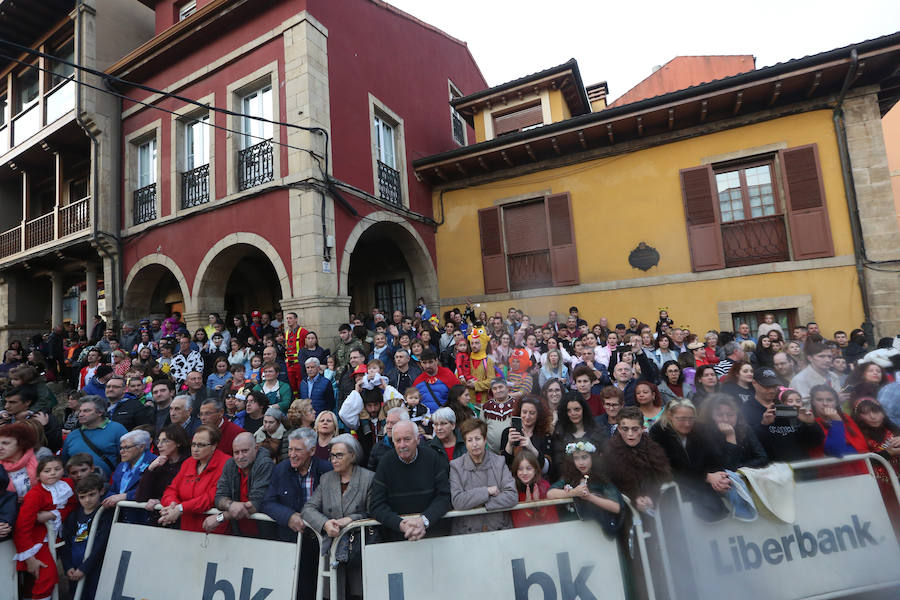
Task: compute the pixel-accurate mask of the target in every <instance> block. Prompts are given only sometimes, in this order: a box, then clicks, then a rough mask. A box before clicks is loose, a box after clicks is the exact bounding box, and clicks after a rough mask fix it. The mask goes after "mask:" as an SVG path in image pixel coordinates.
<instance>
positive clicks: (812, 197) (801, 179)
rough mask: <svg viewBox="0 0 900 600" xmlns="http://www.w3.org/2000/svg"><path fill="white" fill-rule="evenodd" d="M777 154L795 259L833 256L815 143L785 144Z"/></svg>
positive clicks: (832, 245)
mask: <svg viewBox="0 0 900 600" xmlns="http://www.w3.org/2000/svg"><path fill="white" fill-rule="evenodd" d="M779 154H780V157H781V168H782V170H783V173H784V191H785V196H786V198H785V207H786V209H787V214H788V223H789V225H790V228H791V246H792V248H793V255H794V260H805V259H809V258H824V257H826V256H834V243H833V242H832V239H831V224H830V223H829V221H828V208H827V206H826V205H825V187H824V185H823V184H822V169H821V166H820V165H819V148H818V146H816V145H815V144H812V145H810V146H799V147H797V148H788V149H787V150H782V151H781V152H780V153H779Z"/></svg>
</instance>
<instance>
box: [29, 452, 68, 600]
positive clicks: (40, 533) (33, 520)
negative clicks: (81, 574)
mask: <svg viewBox="0 0 900 600" xmlns="http://www.w3.org/2000/svg"><path fill="white" fill-rule="evenodd" d="M64 473H65V469H64V467H63V462H62V459H61V458H60V457H58V456H51V457H47V458H43V459H41V461H40V462H39V463H38V466H37V477H38V481H37V482H36V483H35V484H34V485H32V486H31V489H30V490H28V493H26V494H25V497H24V498H23V499H22V506H21V507H20V508H19V516H18V517H17V518H16V527H15V529H14V530H13V541H14V542H15V545H16V561H17V562H16V569H17V570H19V571H27V572H28V575H27V576H26V577H25V595H24V597H25V598H33V599H34V600H44V599H45V598H50V596H51V595H52V594H53V588H54V587H56V583H57V581H58V580H59V577H58V575H57V573H56V562H55V561H54V560H53V555H52V554H51V553H50V547H49V544H51V543H55V542H56V537H57V534H58V533H59V531H60V530H61V529H62V522H63V520H64V519H65V518H66V517H67V516H68V515H69V513H70V512H72V510H73V509H74V508H75V504H76V502H75V493H74V492H73V491H72V484H71V481H70V480H69V479H63V474H64ZM48 522H52V523H53V526H52V527H51V530H52V531H53V534H52V539H50V537H48V531H47V525H46V523H48Z"/></svg>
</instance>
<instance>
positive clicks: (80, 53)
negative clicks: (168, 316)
mask: <svg viewBox="0 0 900 600" xmlns="http://www.w3.org/2000/svg"><path fill="white" fill-rule="evenodd" d="M75 10H76V13H75V28H76V34H77V35H76V38H77V41H78V43H77V45H76V48H75V52H76V56H75V63H76V64H78V65H80V66H84V12H85V11H86V10H91V11H93V10H94V9H93V7H91V6H88V5H85V3H84V0H78V2H77V4H76V7H75ZM75 81H76V85H77V89H76V94H75V121H76V122H77V123H78V125H79V126H80V127H81V128H82V129H83V130H84V132H85V133H86V134H87V136H88V137H89V138H90V140H91V243H92V245H93V246H94V247H95V248H97V250H99V251H100V252H101V253H102V254H103V255H104V256H105V257H106V258H107V259H108V260H109V261H110V264H111V265H112V271H113V277H112V281H106V278H105V277H104V280H103V286H104V290H105V296H106V300H107V302H108V303H109V307H110V310H111V312H112V319H111V321H112V323H110V326H111V327H115V326H116V325H117V322H118V315H119V310H120V308H121V305H120V304H119V303H118V298H119V288H120V285H119V284H120V281H121V264H120V262H119V261H118V260H116V259H115V258H114V257H113V256H112V255H111V254H110V253H109V250H107V248H106V246H105V245H104V244H103V243H102V242H101V241H100V237H101V236H105V237H107V238H112V239H113V240H114V241H115V243H116V250H117V252H118V255H119V256H120V257H121V256H122V240H121V238H120V235H119V230H118V227H117V228H116V234H115V235H114V236H111V235H110V234H108V233H106V232H101V231H100V228H99V225H98V220H97V215H98V206H99V193H98V192H99V190H100V177H99V160H98V156H99V154H100V151H99V149H100V140H99V139H98V138H97V134H96V133H95V131H94V130H93V129H92V128H91V126H90V125H89V124H88V123H87V122H86V121H85V120H84V117H82V112H83V111H82V101H81V93H82V90H84V89H86V88H84V87H83V86H82V83H83V81H84V71H82V70H81V69H75ZM110 189H112V187H110ZM114 204H115V209H114V212H115V223H117V224H118V223H120V222H121V216H120V214H119V212H120V209H121V207H120V206H119V203H118V202H115V203H114ZM92 293H95V294H96V293H97V291H96V290H93V291H92Z"/></svg>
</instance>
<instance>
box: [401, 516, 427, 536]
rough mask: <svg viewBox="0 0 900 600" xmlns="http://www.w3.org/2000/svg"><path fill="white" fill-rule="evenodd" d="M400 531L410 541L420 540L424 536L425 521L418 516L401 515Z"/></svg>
mask: <svg viewBox="0 0 900 600" xmlns="http://www.w3.org/2000/svg"><path fill="white" fill-rule="evenodd" d="M400 531H402V532H403V536H404V537H405V538H406V539H408V540H409V541H411V542H415V541H416V540H421V539H422V538H423V537H425V521H423V520H422V517H420V516H413V517H403V520H401V521H400Z"/></svg>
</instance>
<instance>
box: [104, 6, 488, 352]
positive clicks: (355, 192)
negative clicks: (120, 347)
mask: <svg viewBox="0 0 900 600" xmlns="http://www.w3.org/2000/svg"><path fill="white" fill-rule="evenodd" d="M142 1H143V2H144V3H145V4H146V5H148V6H150V7H152V8H153V9H154V10H155V11H156V36H155V37H154V38H153V39H151V40H150V41H148V42H147V43H145V44H144V45H142V46H141V47H139V48H137V49H136V50H134V51H133V52H131V53H130V54H129V55H127V56H126V57H124V58H122V59H121V60H120V61H119V62H118V63H116V64H115V65H113V66H112V67H111V68H110V69H109V71H108V72H109V73H110V74H112V75H114V76H116V77H118V78H120V79H121V80H124V81H127V82H128V83H129V84H141V85H144V86H148V87H151V88H154V89H156V90H162V91H164V92H166V93H165V94H160V93H156V92H150V91H147V90H146V89H142V88H140V87H137V86H134V85H127V84H125V83H121V82H120V83H118V84H117V87H118V89H119V91H120V92H121V93H122V94H123V95H125V96H126V97H128V98H131V99H132V100H124V101H123V106H122V120H123V123H122V162H121V164H122V189H121V194H122V196H121V197H122V215H123V220H122V237H123V251H122V253H123V254H122V256H123V261H122V272H123V278H124V301H123V305H122V306H121V312H120V315H119V316H120V317H122V318H124V319H126V320H134V319H136V318H139V317H143V316H147V315H162V314H165V313H167V312H168V311H170V310H181V311H182V312H183V313H184V316H185V318H186V320H187V322H188V325H189V326H190V327H191V328H194V327H197V326H199V325H201V324H205V323H206V319H207V315H208V314H209V313H211V312H218V313H220V314H222V315H223V316H225V315H226V314H234V313H237V312H249V311H250V310H252V309H260V310H272V311H274V310H293V311H296V312H298V313H299V315H300V319H301V322H302V323H303V324H304V325H306V326H307V327H312V328H316V329H319V330H320V331H323V332H325V333H323V335H324V336H326V338H328V337H330V335H333V333H334V332H335V331H336V326H337V325H338V324H339V323H341V322H343V321H346V319H347V315H348V311H350V310H363V309H364V310H369V309H371V307H372V306H378V307H380V308H383V309H386V310H391V309H394V308H397V309H401V310H410V311H411V310H412V308H413V306H414V303H415V299H416V298H417V297H418V296H424V297H425V298H426V299H428V300H430V301H436V299H437V298H436V297H437V277H436V273H435V266H434V265H435V262H434V251H435V250H434V226H435V222H434V220H433V206H432V200H431V191H430V187H429V186H428V185H427V184H426V183H423V182H419V181H417V179H416V178H415V176H414V174H413V170H412V168H411V165H410V163H411V161H412V160H413V159H415V158H418V157H422V156H428V155H431V154H434V153H437V152H441V151H445V150H449V149H452V148H454V147H457V146H460V145H465V143H466V140H467V139H471V138H472V137H473V132H472V131H471V129H469V128H468V126H467V125H465V123H464V121H463V120H462V119H460V118H459V117H458V115H456V114H455V113H454V112H453V111H452V109H451V108H450V106H449V102H448V101H449V99H450V98H451V97H453V96H455V95H463V94H467V93H471V92H472V91H474V90H478V89H482V88H484V87H485V86H486V83H485V81H484V78H483V77H482V75H481V73H480V71H479V69H478V66H477V65H476V64H475V61H474V59H473V58H472V56H471V54H470V53H469V51H468V49H467V47H466V45H465V44H464V43H463V42H460V41H459V40H456V39H454V38H452V37H450V36H448V35H447V34H445V33H443V32H441V31H439V30H437V29H436V28H434V27H432V26H430V25H428V24H426V23H423V22H421V21H419V20H417V19H415V18H414V17H412V16H410V15H408V14H406V13H404V12H402V11H400V10H398V9H396V8H394V7H392V6H390V5H389V4H386V3H384V2H381V1H379V0H340V1H335V0H305V1H304V0H282V1H272V2H265V3H260V2H253V1H250V0H196V3H195V2H193V1H191V2H175V1H173V0H142ZM176 96H177V97H176ZM187 99H191V100H195V101H196V103H189V102H187V101H186V100H187ZM220 109H222V110H220Z"/></svg>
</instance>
